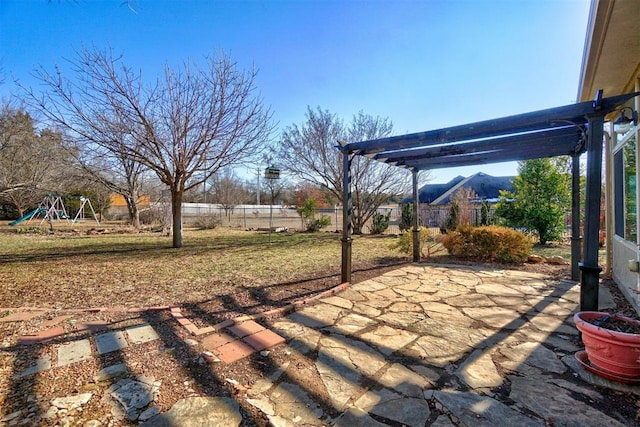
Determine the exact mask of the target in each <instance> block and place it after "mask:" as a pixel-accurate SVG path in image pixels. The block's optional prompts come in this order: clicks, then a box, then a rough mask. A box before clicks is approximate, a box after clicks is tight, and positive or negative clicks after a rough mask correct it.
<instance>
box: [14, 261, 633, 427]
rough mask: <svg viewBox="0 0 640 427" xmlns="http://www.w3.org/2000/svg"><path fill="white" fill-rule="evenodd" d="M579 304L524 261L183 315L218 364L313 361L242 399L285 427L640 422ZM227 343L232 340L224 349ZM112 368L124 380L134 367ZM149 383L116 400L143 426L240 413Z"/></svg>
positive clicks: (107, 338)
mask: <svg viewBox="0 0 640 427" xmlns="http://www.w3.org/2000/svg"><path fill="white" fill-rule="evenodd" d="M601 291H602V292H601V295H600V303H601V309H612V308H615V306H614V303H613V300H612V298H611V296H610V295H609V294H608V293H607V289H606V288H604V287H602V288H601ZM578 302H579V285H578V284H577V283H575V282H572V281H568V280H553V279H551V278H549V277H546V276H544V275H539V274H535V273H530V272H523V271H516V270H495V269H488V268H474V267H467V266H458V265H447V266H444V265H429V264H414V265H410V266H406V267H402V268H399V269H397V270H394V271H391V272H388V273H386V274H383V275H381V276H379V277H377V278H374V279H370V280H367V281H365V282H362V283H359V284H356V285H353V286H350V287H348V288H346V289H343V290H340V291H339V292H335V293H334V294H326V296H324V297H323V298H319V299H317V300H316V301H314V303H311V304H308V305H307V304H305V305H299V306H297V309H296V311H295V312H293V313H291V314H289V315H287V316H283V317H280V318H277V319H275V320H274V321H273V322H271V324H270V325H267V326H270V327H267V328H265V327H264V326H263V325H261V324H259V323H258V322H255V321H248V322H243V323H240V322H238V323H236V324H233V322H231V323H229V322H227V323H225V324H224V325H223V327H220V328H219V329H216V327H215V326H214V327H208V328H209V329H207V333H208V334H207V335H205V334H203V335H202V336H198V333H197V331H196V329H197V328H196V329H194V327H193V326H190V325H189V324H188V323H187V322H186V320H183V322H180V323H181V324H182V325H183V326H184V327H188V326H189V327H191V329H194V332H193V335H195V336H196V337H197V338H198V339H199V342H200V344H201V345H202V346H203V348H205V349H210V350H211V351H212V352H213V354H215V355H217V356H218V357H220V359H222V361H220V360H219V359H217V360H216V361H215V362H216V363H233V362H234V361H235V360H237V359H238V358H241V357H246V356H247V355H248V354H252V353H254V352H255V351H258V350H259V349H263V348H269V347H273V346H277V348H278V349H280V350H283V351H285V352H287V354H291V357H292V360H293V358H294V357H298V358H302V359H298V360H305V361H306V362H305V365H306V366H307V368H305V369H311V370H310V371H309V372H305V373H300V372H297V371H296V370H300V369H302V368H301V367H300V364H296V363H289V362H285V363H283V364H282V365H280V366H277V367H276V368H275V370H274V371H273V372H267V373H265V376H264V377H263V378H259V379H257V381H255V383H253V384H252V385H251V386H250V387H249V388H248V389H246V390H245V391H244V392H243V393H240V394H239V395H238V396H236V397H235V399H238V400H240V399H241V400H243V401H245V402H246V403H248V404H250V405H252V406H254V407H255V408H257V410H259V411H260V412H262V413H263V414H264V415H265V416H266V417H267V418H268V419H269V421H270V423H271V424H272V425H274V426H293V425H336V426H384V425H391V426H397V425H406V426H416V427H418V426H419V427H422V426H427V425H431V426H474V427H476V426H495V425H518V426H529V425H532V426H533V425H536V426H538V425H539V426H543V425H550V423H551V424H552V425H575V426H602V425H607V426H624V425H634V424H637V423H638V419H621V418H620V415H619V414H607V413H605V412H604V411H603V408H606V407H607V401H606V399H607V398H608V397H607V396H606V394H605V393H604V390H606V389H614V390H619V391H622V392H626V393H635V394H636V395H638V396H640V387H639V386H637V385H629V384H620V383H614V382H611V381H608V380H605V379H603V378H600V377H597V376H595V375H593V374H591V373H590V372H587V371H586V370H584V369H583V368H582V367H581V366H580V365H579V363H578V362H577V361H576V359H575V357H574V354H575V352H576V351H578V350H580V349H581V347H579V341H578V333H577V330H576V329H575V327H574V325H573V322H572V316H573V313H574V312H576V311H577V309H578ZM174 311H175V313H176V315H179V316H181V315H180V314H179V313H178V310H174ZM183 323H184V324H183ZM211 331H216V332H214V333H211ZM125 333H126V337H127V338H128V339H127V340H125V339H124V337H125ZM156 338H157V335H156V334H155V332H154V331H153V329H152V328H150V326H149V325H140V326H137V327H135V328H129V329H126V330H123V331H122V332H107V333H101V334H100V335H96V336H94V337H92V338H91V339H93V340H95V343H96V345H97V348H98V350H99V351H100V349H101V348H102V349H103V350H104V351H107V350H108V351H116V350H117V349H118V348H122V346H124V345H135V344H136V343H141V342H145V341H146V340H153V339H156ZM86 340H87V343H88V341H89V340H88V339H86ZM284 340H286V343H285V344H281V343H282V341H284ZM87 343H84V344H82V342H81V341H78V342H77V343H71V344H73V346H75V347H73V348H71V347H72V346H71V345H70V344H66V346H68V347H65V346H64V345H61V346H59V348H58V351H59V355H58V360H59V361H60V360H65V361H68V363H75V360H76V359H82V358H83V357H87V351H88V350H87V348H86V347H87ZM127 343H128V344H127ZM83 346H84V347H83ZM228 346H231V347H233V349H230V350H229V351H227V350H226V347H228ZM239 346H240V347H239ZM281 346H284V347H281ZM244 347H247V348H246V349H244ZM243 349H244V350H243ZM245 350H246V351H245ZM245 353H246V354H245ZM59 363H60V362H59ZM65 363H66V362H65ZM50 365H51V362H50V360H46V358H45V359H43V360H38V361H36V363H34V365H33V367H32V368H29V369H30V371H29V372H25V373H23V375H31V374H34V373H37V372H38V371H39V370H41V369H55V367H51V366H50ZM114 371H117V373H116V374H114V376H123V375H125V376H126V375H127V374H128V373H127V372H126V369H125V370H124V371H123V370H120V369H119V370H115V369H114ZM105 375H111V373H109V372H105ZM301 375H314V376H316V378H319V383H320V384H321V385H322V386H324V388H325V391H326V395H328V396H329V400H328V401H319V400H317V395H316V394H314V390H307V389H305V388H304V386H303V385H301V384H299V383H296V381H295V380H294V379H295V378H300V376H301ZM159 380H161V378H159ZM136 381H137V382H138V383H141V384H143V383H144V381H142V380H140V379H139V378H137V379H136V378H135V377H133V379H124V380H120V382H119V383H118V384H121V386H120V388H119V390H121V391H127V392H128V389H127V388H126V387H129V388H131V387H132V385H137V383H136ZM149 384H155V383H153V381H151V382H149ZM112 387H114V386H112ZM140 387H142V386H140ZM149 387H152V386H151V385H149V386H147V388H149ZM117 390H118V389H117V388H114V390H111V392H112V393H117ZM141 390H142V389H141ZM149 390H151V389H150V388H149ZM149 390H147V389H144V390H143V391H144V392H145V393H147V395H148V396H149V397H147V398H146V400H144V401H143V402H142V403H140V401H136V403H135V405H134V404H133V403H131V404H130V402H129V400H127V399H130V397H127V396H128V395H123V396H121V395H118V399H119V401H120V402H121V404H122V406H123V407H124V410H125V412H127V413H129V412H132V413H133V416H132V417H131V419H134V418H135V417H138V419H139V420H143V419H147V421H146V424H145V425H174V424H173V423H175V422H176V420H177V419H183V420H184V423H185V424H184V425H192V424H189V423H190V422H193V423H197V422H203V423H204V424H202V425H216V424H215V422H220V420H225V423H227V425H240V423H241V422H242V415H241V412H240V410H239V407H238V405H237V404H236V402H234V401H233V400H232V399H229V398H228V397H224V396H219V397H216V396H202V397H201V398H190V399H191V400H188V401H187V400H186V399H185V400H184V401H179V402H178V403H176V405H175V408H173V409H171V410H170V411H167V412H165V413H162V414H158V413H157V412H158V411H157V410H154V408H153V406H146V405H148V404H150V402H152V395H153V391H152V390H151V391H149ZM138 394H143V393H141V392H140V393H138ZM145 396H146V395H145ZM122 402H125V403H126V404H125V403H122ZM143 403H144V404H143ZM127 405H128V406H127ZM185 408H187V409H188V410H186V411H185ZM189 408H191V409H189ZM193 408H195V409H193ZM155 409H157V408H155ZM190 411H191V412H192V418H193V420H191V421H189V417H190V415H189V412H190ZM212 411H213V412H212ZM214 412H215V414H216V417H217V418H215V420H217V421H215V422H214V423H213V424H212V423H209V424H207V423H206V422H205V420H207V419H209V418H208V415H207V414H209V415H212V414H213V413H214ZM12 415H13V414H12ZM16 418H18V417H16ZM5 422H9V423H10V422H11V420H9V421H7V420H5ZM175 425H178V424H175ZM179 425H182V424H179Z"/></svg>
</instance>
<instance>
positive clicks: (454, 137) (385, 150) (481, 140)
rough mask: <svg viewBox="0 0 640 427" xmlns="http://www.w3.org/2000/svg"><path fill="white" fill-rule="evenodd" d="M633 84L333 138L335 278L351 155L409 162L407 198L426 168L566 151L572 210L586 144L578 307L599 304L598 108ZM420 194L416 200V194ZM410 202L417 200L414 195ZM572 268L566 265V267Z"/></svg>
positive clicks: (347, 256)
mask: <svg viewBox="0 0 640 427" xmlns="http://www.w3.org/2000/svg"><path fill="white" fill-rule="evenodd" d="M636 96H640V92H633V93H628V94H624V95H618V96H613V97H609V98H603V97H602V91H599V92H598V94H597V96H596V98H595V99H594V100H593V101H590V102H581V103H578V104H571V105H565V106H563V107H556V108H549V109H546V110H540V111H534V112H531V113H525V114H519V115H515V116H508V117H503V118H500V119H493V120H485V121H482V122H476V123H471V124H467V125H460V126H453V127H449V128H443V129H436V130H431V131H426V132H418V133H412V134H407V135H400V136H393V137H389V138H380V139H375V140H370V141H360V142H353V143H345V142H339V145H338V147H337V148H338V149H339V150H341V151H342V154H343V215H344V216H343V227H342V228H343V230H342V238H341V241H342V281H343V282H350V281H351V245H352V238H351V203H352V202H351V160H352V158H353V156H355V155H366V156H368V157H372V158H374V159H376V160H378V161H381V162H384V163H387V164H391V165H396V166H401V167H405V168H408V169H410V170H411V171H412V172H413V174H412V178H413V187H414V188H413V194H414V202H416V201H418V200H417V199H418V192H417V185H418V184H417V182H418V179H417V172H418V171H419V170H426V169H438V168H446V167H457V166H468V165H482V164H490V163H498V162H506V161H514V160H529V159H535V158H542V157H555V156H560V155H569V156H572V158H573V160H574V162H573V168H574V173H573V180H572V183H573V184H572V191H573V203H574V206H573V212H574V217H575V216H576V215H575V212H579V206H576V200H577V201H579V197H578V195H579V191H580V188H579V176H578V175H577V170H578V168H579V161H578V155H579V154H580V153H581V152H583V151H584V150H585V149H586V152H587V186H586V209H585V224H584V232H583V236H584V261H583V262H582V263H580V266H579V268H580V272H581V279H580V280H581V287H580V309H581V310H583V311H586V310H597V309H598V284H599V273H600V271H601V268H600V266H599V265H598V243H599V228H600V192H601V186H602V142H603V136H604V120H605V116H606V115H607V114H609V113H612V112H613V111H615V110H618V109H619V108H620V107H622V106H623V105H624V104H625V102H627V101H628V100H630V99H632V98H634V97H636ZM418 202H419V201H418ZM414 204H416V205H417V203H414ZM417 217H418V215H417V208H416V207H415V206H414V224H413V240H414V241H413V244H414V251H413V252H414V253H413V255H414V261H417V260H419V254H420V250H419V247H420V246H419V245H420V241H419V231H418V227H417V221H418V218H417ZM579 240H580V236H579V230H578V228H577V227H573V228H572V243H573V244H572V251H571V257H572V264H574V263H577V260H578V259H579V257H580V254H579V244H576V242H579ZM572 275H573V272H572Z"/></svg>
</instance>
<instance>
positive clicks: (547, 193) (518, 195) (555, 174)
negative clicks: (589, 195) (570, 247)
mask: <svg viewBox="0 0 640 427" xmlns="http://www.w3.org/2000/svg"><path fill="white" fill-rule="evenodd" d="M518 172H519V175H518V176H517V177H516V178H515V180H514V182H513V188H514V190H513V193H510V192H506V191H504V192H501V194H500V200H499V201H498V205H497V208H496V215H498V216H500V217H502V218H504V219H505V221H506V223H507V225H509V226H511V227H516V228H524V229H526V230H529V231H534V232H536V233H537V234H538V238H539V241H540V244H543V245H544V244H546V243H547V242H549V241H553V240H557V239H559V238H561V237H562V232H563V231H564V218H565V212H566V210H567V209H568V208H569V207H570V203H571V175H570V174H569V173H567V170H566V162H565V161H564V159H561V158H557V159H549V158H545V159H534V160H525V161H522V162H519V167H518Z"/></svg>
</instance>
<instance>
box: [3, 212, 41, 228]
mask: <svg viewBox="0 0 640 427" xmlns="http://www.w3.org/2000/svg"><path fill="white" fill-rule="evenodd" d="M42 210H43V209H42V208H37V209H34V210H32V211H31V212H29V213H27V214H26V215H24V216H23V217H20V218H18V219H16V220H15V221H11V222H10V223H9V225H10V226H14V225H18V224H20V223H21V222H23V221H28V220H30V219H31V218H33V217H34V216H35V215H36V214H37V213H38V212H40V211H42Z"/></svg>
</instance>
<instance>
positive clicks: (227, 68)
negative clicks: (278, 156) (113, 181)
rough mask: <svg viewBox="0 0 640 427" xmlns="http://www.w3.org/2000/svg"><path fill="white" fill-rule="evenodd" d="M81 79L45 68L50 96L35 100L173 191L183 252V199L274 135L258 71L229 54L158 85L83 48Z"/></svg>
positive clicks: (169, 75) (176, 234)
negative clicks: (260, 91) (151, 173)
mask: <svg viewBox="0 0 640 427" xmlns="http://www.w3.org/2000/svg"><path fill="white" fill-rule="evenodd" d="M70 62H71V65H72V67H73V69H74V74H75V80H70V79H66V78H65V77H63V75H62V73H61V71H60V70H59V69H58V68H56V71H55V72H54V73H51V72H48V71H46V70H45V69H43V68H42V67H41V68H40V69H38V70H37V71H36V76H37V77H38V78H39V79H40V80H41V81H42V82H43V83H44V84H45V85H46V87H47V91H46V92H44V93H42V94H37V93H35V92H34V91H33V89H30V88H29V89H27V88H23V89H25V90H26V93H27V98H28V100H29V102H31V103H33V104H35V105H37V106H38V107H39V108H40V109H41V110H42V111H43V112H44V114H45V116H46V117H47V118H48V119H49V120H51V121H52V122H54V123H56V124H57V125H59V126H61V127H63V128H64V129H66V130H67V131H68V133H69V134H70V135H72V136H74V137H75V138H77V139H78V140H82V141H86V142H89V143H92V144H95V145H97V146H99V147H102V148H104V149H106V150H108V151H110V152H112V153H113V154H114V155H116V156H123V157H124V158H127V159H131V160H134V161H137V162H139V163H140V164H142V165H144V166H145V167H148V168H149V169H150V170H152V171H154V172H155V173H156V175H157V176H158V178H159V179H160V181H162V183H163V184H165V185H166V186H167V187H168V189H169V191H170V193H171V210H172V218H173V247H174V248H179V247H182V214H181V206H182V198H183V194H184V192H185V191H187V190H189V189H191V188H194V187H197V186H198V185H200V184H202V183H203V182H204V181H205V180H207V179H209V178H210V177H211V176H212V175H213V174H215V173H216V171H218V170H219V169H220V168H224V167H225V166H228V165H230V164H233V163H237V162H238V161H240V160H242V159H243V158H245V157H248V156H250V155H254V154H256V153H258V152H260V151H261V148H262V147H264V146H265V144H264V142H265V141H267V140H268V139H269V138H270V135H271V133H272V131H273V126H272V124H271V112H270V110H269V109H268V108H265V107H263V105H262V100H261V99H260V97H259V96H258V95H257V94H256V93H255V92H256V87H255V77H256V71H255V70H251V71H249V72H244V71H240V70H239V69H238V67H237V66H236V64H235V63H234V62H232V61H231V60H230V58H229V57H228V56H226V55H222V56H221V57H219V58H209V59H208V60H207V62H206V67H204V68H200V67H198V66H197V65H195V64H192V63H185V64H184V65H183V66H182V67H181V68H180V69H178V70H172V69H170V68H169V67H168V66H167V67H165V72H164V75H163V76H162V77H160V78H158V79H157V80H156V81H155V82H154V83H153V84H150V85H145V84H144V83H143V79H142V74H141V72H134V70H132V69H131V68H130V67H127V66H126V65H125V64H124V63H123V61H122V58H121V57H114V56H113V53H112V52H111V51H99V50H97V49H95V48H94V49H87V48H84V49H82V50H81V51H79V52H78V58H77V59H76V60H75V61H70Z"/></svg>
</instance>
